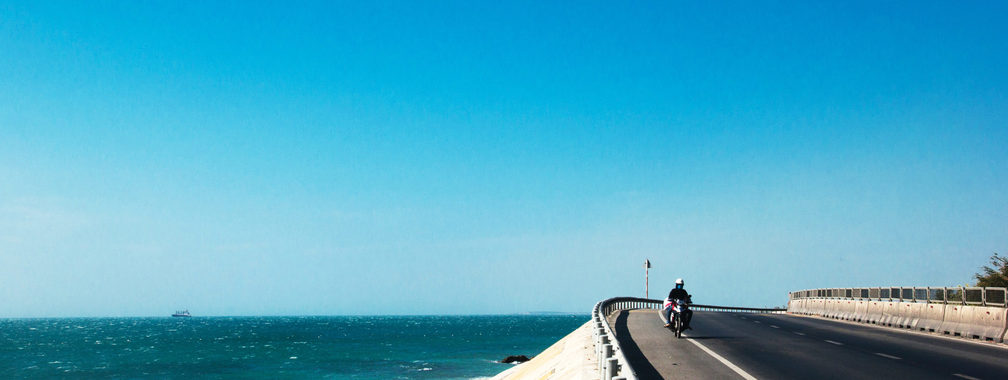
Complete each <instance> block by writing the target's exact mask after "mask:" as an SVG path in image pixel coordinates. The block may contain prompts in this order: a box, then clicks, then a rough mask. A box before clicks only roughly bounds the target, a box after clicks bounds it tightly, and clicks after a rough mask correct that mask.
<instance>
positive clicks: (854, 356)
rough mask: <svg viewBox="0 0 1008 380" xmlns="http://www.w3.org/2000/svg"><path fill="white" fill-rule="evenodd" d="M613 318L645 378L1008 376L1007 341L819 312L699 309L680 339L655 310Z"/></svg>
mask: <svg viewBox="0 0 1008 380" xmlns="http://www.w3.org/2000/svg"><path fill="white" fill-rule="evenodd" d="M610 323H613V328H614V329H615V331H616V336H617V338H618V339H619V341H620V346H621V347H622V349H623V353H624V355H626V356H627V360H629V361H630V364H631V365H632V366H633V368H634V369H635V370H636V371H637V375H638V376H639V377H640V378H641V379H753V378H755V379H882V378H888V379H1008V349H1006V348H1004V347H1002V346H997V345H993V344H988V343H984V344H977V343H973V342H968V341H964V340H962V339H958V338H944V337H938V336H933V335H927V334H917V333H907V332H903V331H899V330H895V329H888V328H878V327H871V326H863V325H857V324H850V323H844V322H838V321H832V320H825V319H819V318H810V317H801V316H792V315H780V314H777V315H771V314H742V313H713V312H695V314H694V316H693V323H692V324H693V330H689V331H687V333H686V334H683V338H682V339H676V338H675V336H674V335H673V334H672V332H671V331H669V330H667V329H665V328H664V327H662V324H661V322H660V320H659V319H658V312H657V311H655V310H634V311H632V312H627V311H623V312H620V313H618V314H616V315H615V317H612V318H611V319H610ZM701 346H702V347H701ZM708 351H710V352H708ZM715 355H716V356H720V357H721V358H722V359H723V360H719V359H718V358H716V357H715ZM732 367H735V368H736V369H737V370H736V369H733V368H732ZM746 376H749V377H746Z"/></svg>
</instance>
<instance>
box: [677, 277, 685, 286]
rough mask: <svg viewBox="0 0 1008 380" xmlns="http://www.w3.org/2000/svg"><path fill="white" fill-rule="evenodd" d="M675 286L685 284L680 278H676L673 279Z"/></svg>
mask: <svg viewBox="0 0 1008 380" xmlns="http://www.w3.org/2000/svg"><path fill="white" fill-rule="evenodd" d="M675 284H676V285H685V284H686V283H685V282H683V280H682V279H681V278H677V279H675Z"/></svg>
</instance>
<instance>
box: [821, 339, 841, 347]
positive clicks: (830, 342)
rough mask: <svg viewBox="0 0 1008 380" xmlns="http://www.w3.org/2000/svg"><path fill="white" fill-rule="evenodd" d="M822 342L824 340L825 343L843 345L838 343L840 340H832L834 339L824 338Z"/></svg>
mask: <svg viewBox="0 0 1008 380" xmlns="http://www.w3.org/2000/svg"><path fill="white" fill-rule="evenodd" d="M824 342H826V343H829V344H835V345H837V346H843V343H840V342H834V341H832V340H829V339H827V340H824Z"/></svg>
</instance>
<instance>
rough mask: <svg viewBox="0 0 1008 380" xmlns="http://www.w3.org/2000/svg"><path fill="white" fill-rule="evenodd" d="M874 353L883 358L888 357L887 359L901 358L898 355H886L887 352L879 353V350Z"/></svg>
mask: <svg viewBox="0 0 1008 380" xmlns="http://www.w3.org/2000/svg"><path fill="white" fill-rule="evenodd" d="M875 355H878V356H881V357H883V358H889V359H893V360H900V359H902V358H901V357H899V356H892V355H888V354H883V353H881V352H876V353H875Z"/></svg>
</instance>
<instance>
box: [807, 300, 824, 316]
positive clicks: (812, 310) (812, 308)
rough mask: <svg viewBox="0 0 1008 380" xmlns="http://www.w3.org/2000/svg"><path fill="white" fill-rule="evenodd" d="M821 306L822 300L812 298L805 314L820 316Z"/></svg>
mask: <svg viewBox="0 0 1008 380" xmlns="http://www.w3.org/2000/svg"><path fill="white" fill-rule="evenodd" d="M822 304H823V300H822V299H819V298H813V299H810V300H809V304H808V310H807V314H810V315H821V314H822V309H823V307H822Z"/></svg>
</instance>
